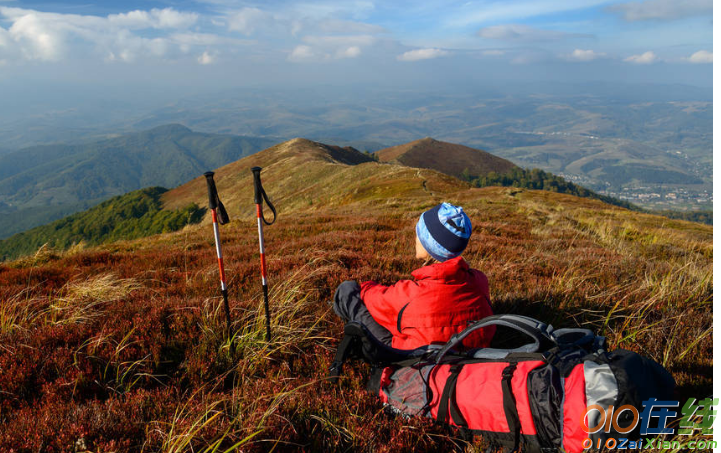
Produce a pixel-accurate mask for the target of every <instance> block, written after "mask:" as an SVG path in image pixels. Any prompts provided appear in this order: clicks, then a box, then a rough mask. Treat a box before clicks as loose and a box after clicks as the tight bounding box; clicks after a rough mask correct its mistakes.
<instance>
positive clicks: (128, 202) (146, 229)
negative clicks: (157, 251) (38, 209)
mask: <svg viewBox="0 0 721 453" xmlns="http://www.w3.org/2000/svg"><path fill="white" fill-rule="evenodd" d="M166 191H167V189H165V188H163V187H149V188H146V189H141V190H136V191H133V192H129V193H127V194H125V195H118V196H117V197H113V198H111V199H110V200H107V201H104V202H102V203H100V204H99V205H97V206H94V207H92V208H90V209H88V210H86V211H83V212H78V213H75V214H72V215H69V216H67V217H64V218H62V219H59V220H56V221H54V222H51V223H49V224H47V225H42V226H39V227H35V228H31V229H29V230H27V231H23V232H22V233H18V234H15V235H13V236H11V237H9V238H7V239H0V261H2V260H6V259H9V258H16V257H19V256H22V255H28V254H33V253H35V252H36V251H37V250H38V249H39V248H40V247H42V246H45V245H47V246H48V247H50V248H52V249H57V250H64V249H66V248H68V247H71V246H73V245H76V244H85V245H96V244H102V243H103V242H112V241H117V240H119V239H135V238H139V237H146V236H151V235H153V234H159V233H168V232H171V231H177V230H179V229H181V228H182V227H184V226H185V225H187V224H190V223H197V222H198V221H200V219H201V218H202V217H203V214H204V213H205V209H204V208H199V207H198V206H197V205H195V204H189V205H187V206H184V207H183V208H180V209H175V210H167V209H166V210H163V209H162V204H161V202H160V197H161V195H162V194H163V193H164V192H166Z"/></svg>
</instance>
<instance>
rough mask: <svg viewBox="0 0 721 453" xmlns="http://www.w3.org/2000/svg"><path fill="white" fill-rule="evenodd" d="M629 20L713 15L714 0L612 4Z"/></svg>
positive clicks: (671, 0) (648, 1) (674, 0)
mask: <svg viewBox="0 0 721 453" xmlns="http://www.w3.org/2000/svg"><path fill="white" fill-rule="evenodd" d="M608 9H609V11H612V12H616V13H620V14H621V15H622V16H623V18H624V19H625V20H627V21H638V20H674V19H682V18H684V17H690V16H699V15H709V16H710V15H711V14H712V12H713V0H646V1H641V2H628V3H621V4H618V5H613V6H610V7H609V8H608Z"/></svg>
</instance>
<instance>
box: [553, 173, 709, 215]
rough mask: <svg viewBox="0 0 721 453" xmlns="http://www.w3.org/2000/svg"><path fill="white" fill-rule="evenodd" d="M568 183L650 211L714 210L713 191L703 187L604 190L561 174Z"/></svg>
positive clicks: (575, 176) (647, 187) (665, 186)
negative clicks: (582, 186)
mask: <svg viewBox="0 0 721 453" xmlns="http://www.w3.org/2000/svg"><path fill="white" fill-rule="evenodd" d="M559 176H561V177H563V178H565V179H566V180H568V181H572V182H574V183H577V184H581V185H585V186H586V187H588V188H590V189H593V190H595V191H596V192H598V193H600V194H602V195H608V196H610V197H614V198H619V199H621V200H626V201H629V202H631V203H633V204H636V205H639V206H642V207H645V208H649V209H672V210H676V211H689V210H700V209H704V210H705V209H713V189H712V188H711V187H710V186H708V187H706V186H701V187H700V188H699V189H693V188H689V186H678V187H674V186H669V185H646V186H637V187H624V188H621V189H619V188H603V187H599V185H598V184H593V183H591V182H590V181H589V180H588V179H587V178H585V177H582V176H578V175H572V174H568V173H559Z"/></svg>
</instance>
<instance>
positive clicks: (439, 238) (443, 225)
mask: <svg viewBox="0 0 721 453" xmlns="http://www.w3.org/2000/svg"><path fill="white" fill-rule="evenodd" d="M471 230H472V227H471V219H469V218H468V216H467V215H466V213H465V212H463V208H461V207H460V206H453V205H452V204H450V203H441V204H439V205H438V206H435V207H433V208H431V209H429V210H428V211H426V212H424V213H423V214H421V217H420V219H418V223H417V224H416V258H419V259H428V258H429V257H430V258H433V259H435V260H437V261H441V262H443V261H446V260H449V259H451V258H455V257H457V256H460V254H461V253H463V250H465V248H466V246H467V245H468V239H469V238H470V237H471Z"/></svg>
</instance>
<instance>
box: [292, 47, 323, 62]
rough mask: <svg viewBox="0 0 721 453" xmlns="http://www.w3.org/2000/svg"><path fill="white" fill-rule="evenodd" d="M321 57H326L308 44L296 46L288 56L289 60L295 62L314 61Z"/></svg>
mask: <svg viewBox="0 0 721 453" xmlns="http://www.w3.org/2000/svg"><path fill="white" fill-rule="evenodd" d="M321 58H324V56H323V55H319V54H318V53H317V52H316V51H315V50H313V48H312V47H310V46H306V45H300V46H296V48H295V49H293V51H292V52H291V53H290V56H288V60H290V61H295V62H306V61H314V60H317V59H321Z"/></svg>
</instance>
